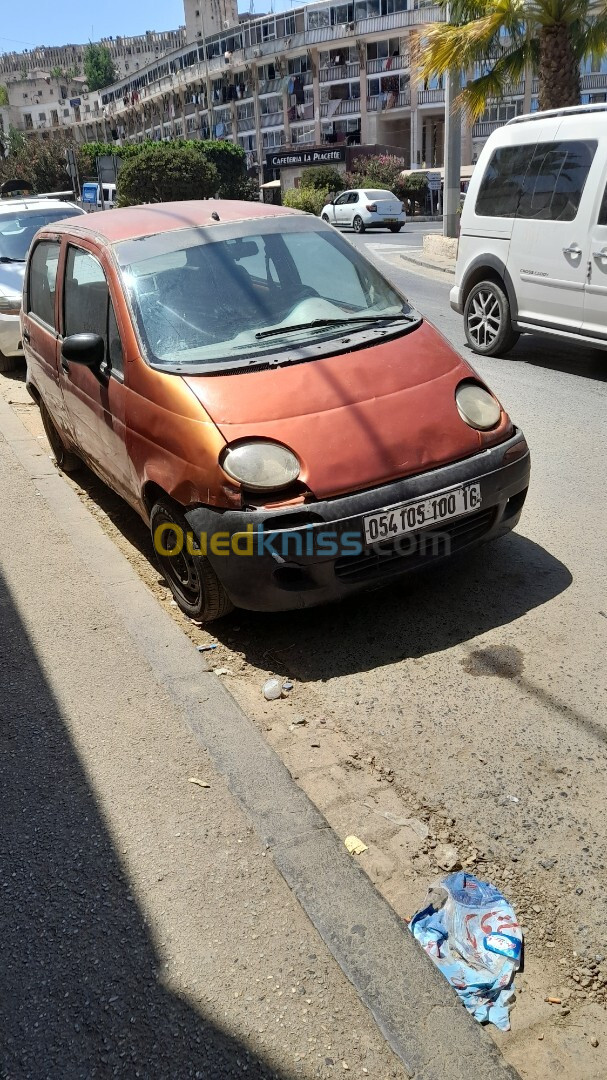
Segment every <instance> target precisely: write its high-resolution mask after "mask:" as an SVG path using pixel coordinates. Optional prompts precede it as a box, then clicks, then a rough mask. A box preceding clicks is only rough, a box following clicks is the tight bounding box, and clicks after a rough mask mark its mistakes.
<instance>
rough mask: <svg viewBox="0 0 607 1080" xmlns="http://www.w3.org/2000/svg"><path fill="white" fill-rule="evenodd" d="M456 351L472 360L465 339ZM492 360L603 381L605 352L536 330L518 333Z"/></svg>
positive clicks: (606, 363)
mask: <svg viewBox="0 0 607 1080" xmlns="http://www.w3.org/2000/svg"><path fill="white" fill-rule="evenodd" d="M462 336H463V335H462ZM460 352H461V353H462V354H463V355H464V356H465V357H466V358H468V359H469V360H470V361H471V363H472V364H474V353H473V352H472V350H470V349H468V348H467V347H466V345H465V342H462V346H461V348H460ZM496 360H497V361H499V363H500V364H512V363H514V364H530V365H531V366H532V367H540V368H545V369H546V370H547V371H562V372H564V373H565V374H567V375H577V376H579V377H580V378H584V379H594V380H595V381H596V382H607V352H605V351H604V350H601V349H588V348H585V347H584V346H582V345H577V344H575V343H574V342H568V343H567V344H566V345H561V344H560V343H559V342H558V341H555V340H554V338H548V337H541V335H539V334H538V335H535V334H522V335H521V337H520V338H519V341H518V343H517V345H515V347H514V348H513V349H512V351H511V352H509V353H507V355H506V356H504V357H496Z"/></svg>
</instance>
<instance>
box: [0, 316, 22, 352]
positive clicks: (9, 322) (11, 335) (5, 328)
mask: <svg viewBox="0 0 607 1080" xmlns="http://www.w3.org/2000/svg"><path fill="white" fill-rule="evenodd" d="M0 353H2V354H3V355H4V356H22V355H23V346H22V344H21V325H20V323H19V316H18V315H0Z"/></svg>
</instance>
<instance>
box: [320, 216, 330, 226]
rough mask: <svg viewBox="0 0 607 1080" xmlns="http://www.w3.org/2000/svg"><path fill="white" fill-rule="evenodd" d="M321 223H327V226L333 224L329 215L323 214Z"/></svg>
mask: <svg viewBox="0 0 607 1080" xmlns="http://www.w3.org/2000/svg"><path fill="white" fill-rule="evenodd" d="M321 221H326V223H327V225H330V224H331V222H330V221H329V215H328V214H323V215H322V216H321Z"/></svg>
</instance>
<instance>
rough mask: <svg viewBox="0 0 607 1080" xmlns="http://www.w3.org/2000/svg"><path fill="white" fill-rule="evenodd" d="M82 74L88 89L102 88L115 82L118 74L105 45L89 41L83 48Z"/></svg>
mask: <svg viewBox="0 0 607 1080" xmlns="http://www.w3.org/2000/svg"><path fill="white" fill-rule="evenodd" d="M84 75H85V78H86V82H87V86H88V88H89V90H102V89H103V87H104V86H109V85H110V83H113V82H116V79H117V78H118V75H117V72H116V68H115V67H114V61H113V60H112V57H111V56H110V50H109V49H108V47H107V45H95V44H94V43H93V42H92V41H89V43H88V45H87V47H86V49H85V50H84Z"/></svg>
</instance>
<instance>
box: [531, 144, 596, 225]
mask: <svg viewBox="0 0 607 1080" xmlns="http://www.w3.org/2000/svg"><path fill="white" fill-rule="evenodd" d="M596 148H597V143H596V142H583V141H582V140H579V141H576V142H569V141H568V142H558V143H540V144H539V145H538V146H536V148H535V154H534V155H533V161H532V162H531V165H530V167H529V170H528V172H527V175H526V177H525V183H524V191H523V195H522V197H521V201H520V203H519V208H518V212H517V217H522V218H535V219H536V220H539V221H573V219H574V218H575V216H576V214H577V212H578V207H579V205H580V200H581V198H582V192H583V191H584V187H585V184H586V180H587V178H588V173H589V172H590V166H591V165H592V159H593V158H594V155H595V153H596Z"/></svg>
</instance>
